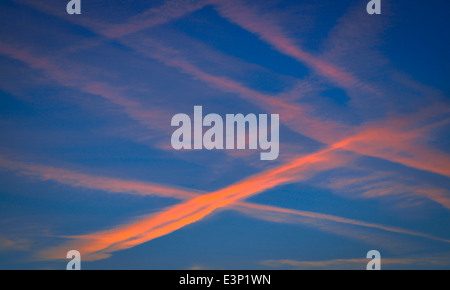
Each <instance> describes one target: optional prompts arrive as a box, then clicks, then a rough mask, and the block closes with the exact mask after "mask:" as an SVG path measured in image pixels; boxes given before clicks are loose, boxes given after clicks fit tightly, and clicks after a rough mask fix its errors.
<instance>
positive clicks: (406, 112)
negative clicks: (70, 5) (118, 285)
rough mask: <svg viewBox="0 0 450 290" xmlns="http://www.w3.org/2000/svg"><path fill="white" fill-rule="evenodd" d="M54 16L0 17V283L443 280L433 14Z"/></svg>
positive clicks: (449, 104)
mask: <svg viewBox="0 0 450 290" xmlns="http://www.w3.org/2000/svg"><path fill="white" fill-rule="evenodd" d="M67 2H68V1H62V0H43V1H33V0H4V1H1V3H0V135H1V138H0V269H65V268H66V265H67V263H68V261H69V260H68V259H67V258H66V253H67V252H68V251H70V250H78V251H79V252H80V253H81V260H82V269H163V270H165V269H179V270H186V269H243V270H245V269H261V270H265V269H293V270H296V269H365V268H366V265H367V263H368V262H369V261H370V260H369V259H367V258H366V254H367V252H368V251H370V250H377V251H379V252H380V254H381V267H382V269H450V231H449V230H450V212H449V210H450V192H449V190H450V179H449V178H450V151H449V148H450V147H449V145H450V143H449V136H450V134H449V128H450V124H449V123H450V86H449V81H448V76H449V75H450V61H449V57H448V51H450V39H449V35H448V33H447V30H446V27H449V26H450V23H449V22H450V20H449V19H448V15H447V14H448V13H447V11H448V10H449V9H450V4H449V3H448V1H432V2H420V1H406V0H399V1H387V0H382V1H381V5H382V13H381V14H380V15H369V14H368V13H367V12H366V5H367V2H368V1H366V0H346V1H333V0H320V1H312V0H302V1H298V0H296V1H283V0H262V1H253V0H198V1H194V0H167V1H153V0H151V1H150V0H148V1H144V0H114V1H100V0H89V1H86V0H82V1H81V9H82V10H81V12H82V13H81V14H80V15H76V14H74V15H69V14H67V12H66V4H67ZM194 106H202V108H203V113H204V114H205V115H206V114H210V113H214V114H219V115H220V116H223V117H225V115H226V114H239V113H240V114H244V115H247V114H269V115H270V114H278V115H279V118H280V127H279V147H280V149H279V156H278V158H277V159H276V160H261V159H260V151H261V150H250V149H246V150H237V149H235V150H207V149H203V150H175V149H173V147H172V145H171V136H172V134H173V132H174V130H175V129H176V128H175V127H173V126H171V119H172V117H173V116H174V115H176V114H179V113H183V114H187V115H189V116H191V117H193V114H194ZM205 130H206V129H205Z"/></svg>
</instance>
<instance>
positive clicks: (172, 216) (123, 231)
mask: <svg viewBox="0 0 450 290" xmlns="http://www.w3.org/2000/svg"><path fill="white" fill-rule="evenodd" d="M330 152H332V153H331V154H330ZM334 154H335V153H333V150H329V149H327V150H323V151H321V152H318V153H314V154H311V155H307V156H304V157H300V158H298V159H297V160H294V161H293V162H290V163H289V164H286V165H282V166H280V167H277V168H274V169H272V170H268V171H267V172H263V173H261V174H257V175H255V176H252V177H249V178H247V179H244V180H243V181H241V182H238V183H236V184H234V185H231V186H229V187H227V188H224V189H222V190H218V191H216V192H212V193H208V194H203V195H201V196H198V197H196V198H193V199H191V200H189V201H187V202H184V203H181V204H178V205H175V206H173V207H170V208H168V209H166V210H165V211H163V212H161V213H159V214H155V215H153V214H152V215H150V216H147V217H144V218H143V219H142V220H141V221H138V222H136V223H133V224H130V225H126V226H122V227H118V228H116V229H113V230H108V231H101V232H97V233H93V234H90V235H83V236H78V237H76V239H77V240H76V241H75V242H69V244H68V245H64V246H62V247H61V248H59V247H58V248H56V249H50V250H46V251H43V252H42V253H41V254H40V257H41V258H42V257H46V258H56V257H60V256H61V253H62V251H63V249H66V248H67V247H68V246H76V247H77V248H78V249H81V250H82V251H83V252H84V253H85V255H86V256H87V257H88V259H92V260H97V259H103V258H107V257H109V253H111V252H114V251H119V250H123V249H128V248H131V247H134V246H136V245H139V244H142V243H145V242H148V241H150V240H152V239H155V238H158V237H161V236H163V235H167V234H170V233H172V232H173V231H176V230H178V229H180V228H182V227H185V226H187V225H189V224H191V223H194V222H197V221H199V220H201V219H203V218H205V217H206V216H208V215H210V214H211V213H212V212H214V211H215V210H217V209H221V208H225V207H228V206H230V205H231V204H233V203H235V202H238V201H239V200H242V199H245V198H248V197H250V196H252V195H255V194H258V193H261V192H263V191H265V190H267V189H270V188H273V187H276V186H279V185H282V184H286V183H290V182H293V181H294V180H295V181H298V180H302V179H304V178H306V177H307V176H308V175H310V174H311V170H313V171H314V170H318V169H319V170H323V168H322V167H323V166H325V168H329V167H330V166H332V165H331V164H332V163H331V161H333V162H336V159H337V158H336V157H335V156H333V155H334ZM331 156H333V158H331ZM344 160H346V158H344ZM317 167H318V168H317ZM257 208H258V209H266V210H268V209H271V208H270V207H266V208H265V207H264V206H258V207H257ZM272 211H273V210H272ZM278 212H279V213H289V214H292V213H295V214H299V213H301V211H289V210H278ZM300 215H303V216H305V213H303V214H300ZM307 216H308V215H307ZM309 217H315V218H321V219H328V220H334V221H336V222H342V223H346V224H353V225H359V226H364V227H371V228H378V229H382V230H387V231H390V232H396V233H403V234H409V235H411V234H412V235H415V236H422V237H427V238H430V237H431V236H430V235H426V234H418V233H414V232H411V231H407V230H401V229H395V228H392V227H385V226H380V225H375V224H370V223H364V222H358V221H354V220H349V219H344V218H337V217H332V216H329V215H320V214H312V213H310V215H309ZM434 239H436V238H434ZM437 239H438V240H440V241H444V242H448V241H447V240H445V239H439V238H437Z"/></svg>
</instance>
